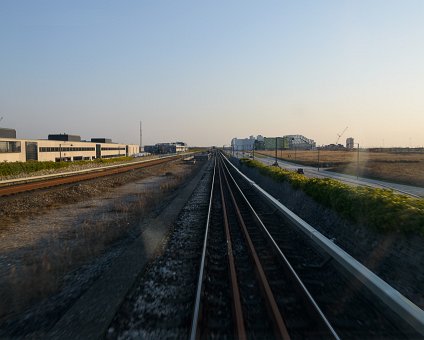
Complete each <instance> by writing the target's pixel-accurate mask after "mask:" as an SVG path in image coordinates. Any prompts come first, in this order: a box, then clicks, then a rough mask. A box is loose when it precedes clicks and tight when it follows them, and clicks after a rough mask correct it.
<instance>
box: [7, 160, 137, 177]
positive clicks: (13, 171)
mask: <svg viewBox="0 0 424 340" xmlns="http://www.w3.org/2000/svg"><path fill="white" fill-rule="evenodd" d="M130 160H132V157H118V158H99V159H96V160H94V161H76V162H37V161H28V162H13V163H12V162H3V163H0V176H3V177H4V176H14V175H19V174H22V173H27V174H29V173H32V172H36V171H40V170H50V169H61V168H67V167H69V166H71V165H83V164H87V163H91V162H95V163H100V164H108V163H116V162H126V161H130Z"/></svg>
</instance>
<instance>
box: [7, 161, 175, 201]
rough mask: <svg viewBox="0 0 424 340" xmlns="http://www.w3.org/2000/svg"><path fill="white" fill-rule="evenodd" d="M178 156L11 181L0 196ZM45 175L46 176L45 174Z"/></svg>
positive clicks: (116, 171) (78, 180)
mask: <svg viewBox="0 0 424 340" xmlns="http://www.w3.org/2000/svg"><path fill="white" fill-rule="evenodd" d="M178 158H179V156H174V157H166V158H159V159H153V160H149V161H145V162H138V163H136V164H130V165H124V166H122V165H121V166H116V167H107V168H99V169H98V170H91V171H90V172H83V173H74V174H66V173H64V174H58V175H57V177H56V176H55V177H53V178H50V176H49V177H48V178H39V179H36V180H32V179H31V178H29V179H28V180H27V181H26V182H25V183H19V182H17V183H12V184H8V185H3V186H0V197H2V196H8V195H14V194H18V193H22V192H27V191H32V190H36V189H47V188H50V187H54V186H58V185H63V184H71V183H77V182H81V181H86V180H90V179H95V178H99V177H104V176H110V175H116V174H120V173H124V172H127V171H130V170H135V169H139V168H146V167H151V166H154V165H158V164H162V163H166V162H169V161H172V160H175V159H178ZM46 177H47V176H46Z"/></svg>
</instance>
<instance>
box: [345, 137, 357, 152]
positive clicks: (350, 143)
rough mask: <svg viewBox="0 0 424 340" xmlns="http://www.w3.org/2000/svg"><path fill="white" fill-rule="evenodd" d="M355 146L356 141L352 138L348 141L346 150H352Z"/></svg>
mask: <svg viewBox="0 0 424 340" xmlns="http://www.w3.org/2000/svg"><path fill="white" fill-rule="evenodd" d="M354 145H355V140H354V139H353V138H352V137H349V138H347V139H346V149H348V150H352V149H353V147H354Z"/></svg>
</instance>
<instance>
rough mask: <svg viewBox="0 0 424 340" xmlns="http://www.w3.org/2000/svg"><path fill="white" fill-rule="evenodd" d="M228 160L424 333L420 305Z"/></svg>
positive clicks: (243, 176)
mask: <svg viewBox="0 0 424 340" xmlns="http://www.w3.org/2000/svg"><path fill="white" fill-rule="evenodd" d="M223 158H224V159H225V160H226V162H227V163H228V164H229V165H230V166H231V167H232V168H233V169H234V170H235V171H236V173H238V174H239V175H240V176H241V177H242V178H243V179H244V180H246V181H247V182H248V183H249V184H250V186H251V187H252V189H254V190H255V191H256V192H258V193H259V194H260V195H261V196H262V197H263V198H264V199H265V200H266V201H268V202H269V203H270V204H271V205H272V206H273V207H275V208H276V209H277V210H278V211H280V212H281V213H282V214H283V215H284V216H286V217H287V218H288V220H289V221H290V222H291V223H293V225H294V226H295V227H297V228H298V229H299V230H301V231H302V232H303V233H305V234H306V235H307V236H308V237H309V238H310V239H311V240H312V241H313V242H314V243H315V244H316V245H317V246H319V247H320V248H321V249H322V250H323V251H324V252H325V253H327V254H328V255H329V256H330V257H331V258H333V259H334V260H336V261H337V262H338V263H339V264H340V265H341V266H342V267H344V268H345V269H346V270H347V271H348V272H349V273H351V274H352V275H354V276H355V277H356V278H357V279H358V280H359V281H361V282H362V283H363V284H364V285H365V286H366V287H367V288H368V289H370V290H371V292H373V293H374V294H375V296H376V297H378V298H379V299H380V301H381V302H382V303H383V304H384V305H386V306H387V307H388V308H389V309H390V310H391V311H392V312H394V313H395V314H397V315H398V316H399V317H400V318H401V319H402V320H404V321H405V322H407V323H408V324H409V325H410V326H411V327H412V328H414V329H415V330H416V331H417V332H418V333H419V334H421V335H423V336H424V311H423V310H422V309H421V308H419V307H418V306H416V305H415V304H414V303H413V302H412V301H410V300H409V299H408V298H406V297H405V296H403V295H402V294H401V293H400V292H399V291H397V290H396V289H394V288H393V287H392V286H390V285H389V284H388V283H387V282H385V281H384V280H382V279H381V278H380V277H378V276H377V275H375V274H374V273H373V272H372V271H370V270H369V269H368V268H367V267H365V266H364V265H363V264H362V263H360V262H358V261H357V260H356V259H354V258H353V257H352V256H350V255H349V254H348V253H346V252H345V251H344V250H343V249H341V248H340V247H339V246H337V245H336V244H334V243H333V242H331V241H330V240H329V239H328V238H327V237H325V236H324V235H322V234H321V233H320V232H319V231H318V230H316V229H315V228H313V227H312V226H311V225H310V224H308V223H307V222H305V221H304V220H302V219H301V218H300V217H299V216H297V215H296V214H295V213H293V212H292V211H291V210H290V209H288V208H287V207H286V206H285V205H283V204H282V203H280V202H279V201H278V200H276V199H275V198H274V197H272V196H271V195H270V194H269V193H268V192H266V191H265V190H263V189H262V188H261V187H260V186H259V185H257V184H256V183H255V182H254V181H252V180H251V179H250V178H248V177H247V176H246V175H245V174H243V173H242V172H241V171H240V170H239V169H237V167H236V166H235V165H234V164H232V163H231V162H230V161H229V160H228V159H227V158H226V157H223Z"/></svg>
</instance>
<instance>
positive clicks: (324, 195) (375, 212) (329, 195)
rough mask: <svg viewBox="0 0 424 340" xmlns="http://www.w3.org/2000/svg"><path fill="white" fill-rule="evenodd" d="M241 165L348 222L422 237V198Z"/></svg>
mask: <svg viewBox="0 0 424 340" xmlns="http://www.w3.org/2000/svg"><path fill="white" fill-rule="evenodd" d="M241 163H242V164H244V165H246V166H249V167H254V168H257V169H259V172H260V173H261V174H263V175H265V176H269V177H271V178H273V179H274V180H276V181H280V182H288V183H290V184H291V185H292V186H293V187H294V188H295V189H300V190H302V191H304V192H305V193H306V194H308V195H309V196H310V197H312V198H313V199H314V200H315V201H317V202H318V203H321V204H323V205H325V206H327V207H329V208H332V209H334V210H335V211H337V212H338V213H340V214H341V215H342V216H344V217H345V218H347V219H349V220H351V221H354V222H357V223H361V224H364V225H367V226H369V227H372V228H374V229H376V230H379V231H384V232H386V231H397V232H419V233H421V234H423V235H424V199H415V198H411V197H408V196H405V195H400V194H397V193H394V192H393V191H392V190H389V189H375V188H369V187H362V186H356V187H354V186H350V185H347V184H344V183H342V182H340V181H337V180H334V179H330V178H307V177H305V176H303V175H299V174H297V173H295V172H291V171H288V170H285V169H281V168H278V167H273V166H266V165H264V164H263V163H261V162H258V161H254V160H251V159H242V160H241Z"/></svg>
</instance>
